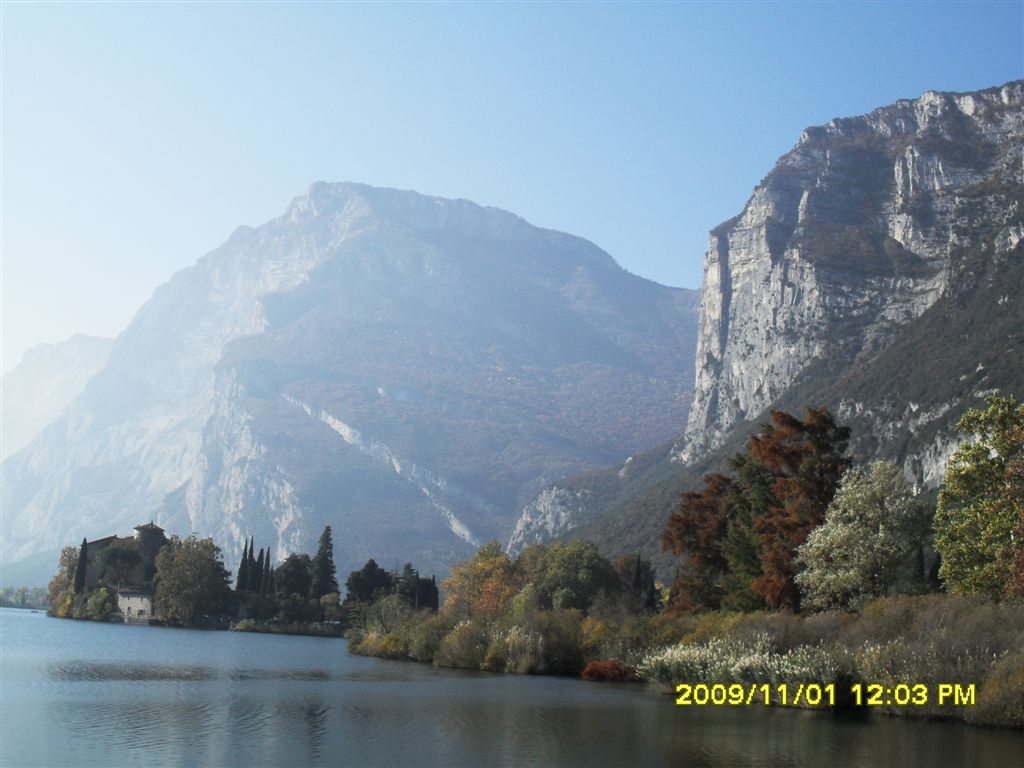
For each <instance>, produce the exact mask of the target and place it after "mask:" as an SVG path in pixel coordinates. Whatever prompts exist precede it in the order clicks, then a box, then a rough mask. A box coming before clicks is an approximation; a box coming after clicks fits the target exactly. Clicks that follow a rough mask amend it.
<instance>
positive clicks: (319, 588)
mask: <svg viewBox="0 0 1024 768" xmlns="http://www.w3.org/2000/svg"><path fill="white" fill-rule="evenodd" d="M335 574H336V570H335V567H334V542H333V541H332V540H331V526H329V525H328V526H326V527H325V528H324V532H323V533H322V534H321V535H320V548H319V549H318V550H317V553H316V557H314V558H313V581H312V584H311V586H310V591H311V596H312V597H313V598H315V599H317V600H319V599H320V598H321V597H323V596H324V595H329V594H331V593H332V592H337V591H338V580H337V578H336V577H335Z"/></svg>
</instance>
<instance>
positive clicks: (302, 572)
mask: <svg viewBox="0 0 1024 768" xmlns="http://www.w3.org/2000/svg"><path fill="white" fill-rule="evenodd" d="M312 571H313V563H312V562H311V561H310V559H309V555H297V554H294V553H293V554H291V555H288V557H286V558H285V559H284V562H282V563H281V564H280V565H279V566H277V569H276V572H275V574H274V580H275V581H276V582H277V591H278V592H279V593H281V594H282V595H284V596H285V597H290V596H291V595H298V596H299V597H301V598H303V599H305V598H307V597H309V585H310V582H311V581H312V580H313V573H312Z"/></svg>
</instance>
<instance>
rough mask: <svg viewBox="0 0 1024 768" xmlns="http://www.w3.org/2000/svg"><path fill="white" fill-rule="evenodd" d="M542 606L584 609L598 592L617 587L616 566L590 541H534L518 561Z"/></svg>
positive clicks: (611, 591) (608, 590)
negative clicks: (567, 542) (550, 542)
mask: <svg viewBox="0 0 1024 768" xmlns="http://www.w3.org/2000/svg"><path fill="white" fill-rule="evenodd" d="M517 565H518V567H519V570H521V571H522V572H523V574H524V577H525V580H526V581H527V582H528V583H530V584H532V585H533V587H534V589H535V591H536V594H537V598H538V605H539V606H540V607H541V608H579V609H580V610H584V611H585V610H587V609H588V608H590V605H591V604H592V603H593V602H594V598H596V597H597V596H598V595H599V594H601V593H605V594H613V593H616V592H617V591H618V589H619V576H618V574H617V573H616V572H615V568H614V567H612V564H611V563H610V562H609V561H608V559H607V558H605V557H603V556H602V555H601V553H600V552H598V551H597V547H595V546H594V545H593V544H592V543H590V542H583V541H573V542H570V543H569V544H558V543H555V544H534V545H532V546H530V547H528V548H527V549H526V550H524V551H523V553H522V554H521V555H520V556H519V561H518V563H517Z"/></svg>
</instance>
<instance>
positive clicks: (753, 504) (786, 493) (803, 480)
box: [661, 396, 1024, 611]
mask: <svg viewBox="0 0 1024 768" xmlns="http://www.w3.org/2000/svg"><path fill="white" fill-rule="evenodd" d="M986 402H987V407H986V408H984V409H969V410H968V411H967V412H966V413H965V414H964V415H963V416H962V417H961V418H960V419H959V421H958V422H957V425H956V426H957V429H958V430H959V431H960V432H961V433H964V434H965V435H968V436H972V437H973V440H968V441H967V442H966V443H965V444H964V445H962V446H961V447H960V448H959V449H958V450H957V451H956V452H955V453H954V454H953V456H952V458H951V459H950V461H949V463H948V467H947V473H946V479H945V483H944V484H943V486H942V488H941V489H940V492H939V496H938V505H937V507H936V508H934V509H930V508H929V507H928V505H926V504H925V502H924V496H923V495H922V494H920V493H918V492H917V491H916V490H915V489H914V488H913V487H911V485H910V484H909V483H908V481H907V480H906V478H905V477H904V475H903V472H902V471H901V470H900V468H899V467H897V466H896V465H894V464H892V463H890V462H881V461H879V462H873V463H871V464H869V465H867V466H863V467H854V466H853V465H852V460H851V458H850V456H849V455H848V454H847V451H846V449H847V445H848V443H849V439H850V431H849V429H848V428H847V427H845V426H840V425H837V424H836V423H835V420H834V419H833V417H832V415H831V414H830V413H829V412H828V411H827V410H826V409H813V408H812V409H808V410H807V413H806V416H805V417H804V418H803V419H799V418H797V417H794V416H792V415H790V414H788V413H785V412H783V411H772V412H771V421H770V422H769V423H766V424H763V425H761V428H760V430H759V431H758V432H757V433H756V434H754V435H752V436H751V437H750V438H749V441H748V444H747V447H746V450H745V451H743V452H741V453H738V454H736V455H734V456H733V457H732V458H731V459H729V461H728V466H729V470H730V471H729V472H728V473H713V474H708V475H706V476H705V477H704V480H703V488H701V489H699V490H693V491H688V492H686V493H684V494H683V495H682V499H681V501H680V504H679V507H678V508H677V509H676V510H675V511H673V512H672V513H671V514H670V515H669V518H668V521H667V523H666V526H665V529H664V531H663V532H662V536H661V544H662V546H663V547H664V548H665V549H668V550H671V551H672V552H673V553H674V554H675V555H677V556H681V558H682V559H681V562H680V565H679V567H678V568H677V571H676V576H675V579H674V582H673V585H672V592H671V600H670V608H671V609H672V610H674V611H692V610H708V609H711V610H715V609H727V610H737V611H754V610H759V609H764V608H787V609H790V610H793V611H799V610H800V609H801V608H802V607H808V608H811V609H815V610H823V609H828V608H847V609H852V608H856V607H857V606H858V605H860V604H862V603H863V602H865V601H866V600H870V599H871V598H875V597H881V596H884V595H888V594H894V593H922V592H928V591H938V590H940V589H945V590H948V591H951V592H956V593H981V594H984V595H987V596H989V597H992V598H997V599H998V598H1002V597H1006V596H1010V595H1024V405H1021V404H1018V403H1017V402H1016V400H1015V399H1014V398H1012V397H999V396H991V397H989V398H988V399H987V401H986Z"/></svg>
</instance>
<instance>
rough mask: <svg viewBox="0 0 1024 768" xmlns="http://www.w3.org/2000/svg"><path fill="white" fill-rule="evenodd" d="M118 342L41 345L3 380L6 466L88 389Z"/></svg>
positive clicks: (1, 453) (74, 340)
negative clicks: (93, 376)
mask: <svg viewBox="0 0 1024 768" xmlns="http://www.w3.org/2000/svg"><path fill="white" fill-rule="evenodd" d="M113 343H114V342H113V340H112V339H103V338H100V337H98V336H86V335H85V334H81V333H80V334H76V335H75V336H72V337H71V338H70V339H68V340H67V341H64V342H61V343H59V344H39V345H38V346H35V347H33V348H32V349H30V350H29V351H28V352H26V353H25V356H24V357H23V358H22V360H21V362H20V363H18V365H16V366H15V367H14V368H12V369H11V370H10V371H9V372H8V373H7V374H5V375H4V377H3V379H2V380H0V393H2V397H3V402H2V404H0V409H2V410H3V441H2V448H0V460H2V459H6V458H7V457H8V456H10V455H12V454H14V453H17V452H18V451H20V450H21V449H22V448H24V447H25V446H26V445H28V444H29V443H30V442H32V440H33V439H34V438H35V437H36V435H38V434H39V433H40V432H41V431H42V430H43V429H44V428H45V427H46V426H47V425H48V424H50V423H51V422H52V421H53V420H54V419H56V418H57V417H58V416H60V414H61V413H62V412H63V411H64V409H65V408H67V407H68V406H69V405H70V404H71V403H72V402H73V401H74V399H75V398H76V397H78V396H79V395H80V394H82V390H83V389H85V383H86V382H87V381H88V380H89V379H90V378H91V377H92V375H93V374H94V373H96V372H97V371H99V370H100V369H101V368H102V367H103V366H104V365H106V364H107V359H108V358H109V357H110V349H111V347H112V345H113Z"/></svg>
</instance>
